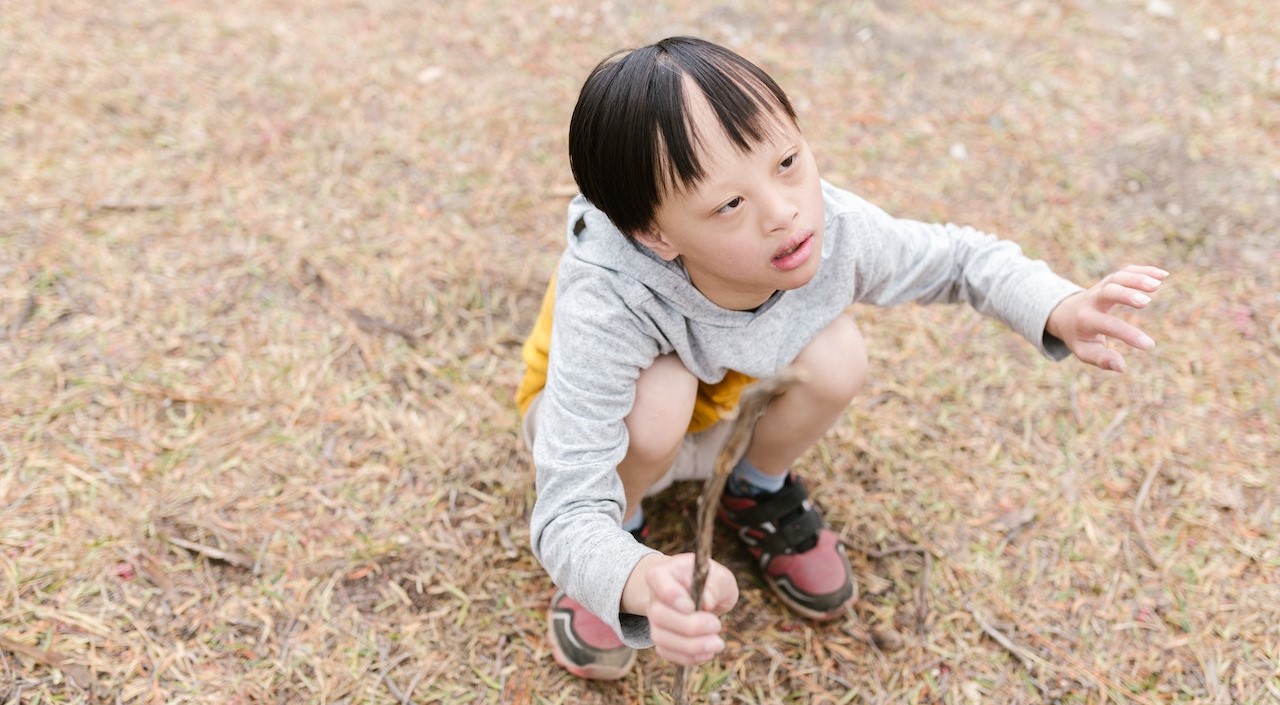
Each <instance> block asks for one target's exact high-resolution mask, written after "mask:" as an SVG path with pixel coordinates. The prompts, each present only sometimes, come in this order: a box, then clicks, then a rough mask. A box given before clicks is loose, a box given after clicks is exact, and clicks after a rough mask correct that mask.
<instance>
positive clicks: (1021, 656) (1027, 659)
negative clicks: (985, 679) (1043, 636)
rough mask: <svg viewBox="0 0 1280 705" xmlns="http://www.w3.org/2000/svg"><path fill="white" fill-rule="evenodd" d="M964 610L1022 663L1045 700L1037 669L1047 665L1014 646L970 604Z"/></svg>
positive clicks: (988, 634) (1046, 692)
mask: <svg viewBox="0 0 1280 705" xmlns="http://www.w3.org/2000/svg"><path fill="white" fill-rule="evenodd" d="M965 609H966V610H967V611H968V612H969V614H970V615H972V616H973V621H975V622H977V623H978V627H979V628H981V629H982V631H983V632H985V633H986V635H987V636H989V637H991V638H992V639H994V640H995V642H996V643H997V644H999V645H1000V646H1003V647H1004V649H1005V650H1006V651H1008V652H1009V653H1010V654H1013V656H1014V658H1016V659H1018V661H1019V662H1020V663H1022V666H1023V667H1024V668H1026V669H1027V673H1028V674H1029V675H1030V676H1031V682H1032V683H1035V685H1036V687H1037V688H1039V689H1040V693H1041V694H1042V695H1044V696H1045V697H1046V698H1047V697H1048V696H1049V691H1048V688H1046V687H1045V685H1044V684H1043V683H1041V682H1040V678H1039V677H1038V674H1039V669H1040V668H1047V667H1048V664H1047V663H1045V662H1044V660H1043V659H1041V658H1039V657H1037V656H1036V655H1035V654H1032V653H1031V652H1029V651H1027V650H1026V649H1023V648H1022V647H1021V646H1018V645H1017V644H1015V643H1014V642H1013V640H1012V639H1010V638H1009V637H1007V636H1005V635H1004V633H1003V632H1001V631H1000V630H999V629H996V628H995V627H994V626H993V625H992V624H991V623H990V622H988V621H987V620H986V618H985V617H983V616H982V613H981V612H979V611H978V610H977V609H976V608H974V606H973V605H972V604H966V605H965Z"/></svg>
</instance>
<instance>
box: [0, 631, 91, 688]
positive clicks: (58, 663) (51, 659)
mask: <svg viewBox="0 0 1280 705" xmlns="http://www.w3.org/2000/svg"><path fill="white" fill-rule="evenodd" d="M0 649H4V650H5V651H11V652H13V653H15V654H20V655H22V656H26V657H27V658H29V659H31V660H33V661H35V662H37V663H40V664H43V665H45V666H48V667H50V668H56V669H58V670H59V671H62V672H63V673H64V674H66V676H67V678H69V679H71V681H72V682H74V683H75V684H76V685H77V686H79V687H81V688H84V689H85V690H90V689H92V688H93V683H94V679H93V674H92V673H90V672H89V669H87V668H85V667H84V666H81V665H79V664H75V663H71V662H70V661H69V660H68V659H67V657H66V656H63V655H62V654H60V653H58V652H56V651H46V650H44V649H38V648H36V647H34V646H28V645H27V644H23V643H22V642H19V641H14V640H13V639H10V638H9V637H7V636H4V635H3V634H0ZM15 702H16V701H15Z"/></svg>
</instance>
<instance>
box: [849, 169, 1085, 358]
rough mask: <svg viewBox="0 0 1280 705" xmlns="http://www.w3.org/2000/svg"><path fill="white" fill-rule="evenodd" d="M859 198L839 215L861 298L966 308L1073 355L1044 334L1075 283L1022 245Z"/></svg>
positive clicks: (1053, 352)
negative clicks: (902, 214)
mask: <svg viewBox="0 0 1280 705" xmlns="http://www.w3.org/2000/svg"><path fill="white" fill-rule="evenodd" d="M846 195H847V196H849V197H852V198H854V199H857V200H858V201H861V203H860V205H861V207H860V208H858V209H856V210H854V211H847V212H844V213H842V214H840V215H838V216H836V219H837V220H838V221H843V222H839V223H836V225H837V226H838V227H845V228H849V229H851V231H852V232H849V233H847V234H848V235H849V236H850V239H851V241H852V243H853V246H854V248H855V250H856V254H855V257H856V261H857V265H856V271H857V278H858V283H857V291H856V292H855V299H856V300H861V301H866V302H868V303H873V304H877V305H882V306H888V305H892V304H897V303H903V302H908V301H916V302H919V303H937V302H945V303H957V302H960V303H967V304H969V305H971V306H973V307H974V309H976V310H977V311H978V312H980V313H982V314H984V315H986V316H991V317H993V318H995V319H997V320H999V321H1001V322H1003V323H1004V324H1005V325H1007V326H1009V328H1011V329H1013V330H1014V331H1015V332H1017V333H1018V334H1019V335H1021V336H1022V337H1024V338H1026V339H1027V340H1028V341H1030V342H1031V344H1032V345H1034V346H1035V347H1036V349H1037V350H1039V351H1040V353H1041V354H1043V355H1045V356H1047V357H1049V358H1051V359H1053V360H1061V359H1063V358H1065V357H1067V356H1069V355H1070V354H1071V351H1070V350H1069V349H1068V348H1067V347H1066V345H1064V344H1063V343H1062V341H1060V340H1058V339H1057V338H1055V337H1054V336H1052V335H1049V334H1048V333H1047V332H1046V331H1045V324H1046V323H1047V322H1048V320H1049V314H1050V313H1052V312H1053V309H1054V308H1055V307H1056V306H1057V305H1058V304H1059V303H1060V302H1061V301H1062V300H1063V299H1064V298H1066V297H1067V296H1070V295H1071V294H1073V293H1075V292H1077V291H1080V289H1081V288H1080V287H1079V286H1077V285H1076V284H1074V283H1072V282H1070V281H1068V280H1066V279H1063V278H1062V277H1060V276H1058V275H1057V274H1054V273H1053V271H1051V270H1050V269H1049V267H1048V265H1046V264H1045V263H1044V262H1043V261H1041V260H1033V259H1030V258H1028V257H1026V256H1025V255H1023V253H1022V249H1021V248H1020V247H1018V245H1017V244H1015V243H1013V242H1010V241H1008V240H1001V239H998V238H996V237H995V236H993V235H989V234H987V233H984V232H981V231H978V230H975V229H973V228H970V227H960V226H957V225H952V224H949V223H948V224H945V225H944V224H929V223H920V222H916V221H912V220H904V219H897V218H893V217H891V216H889V215H888V214H887V213H885V212H884V211H883V210H881V209H879V208H877V207H875V206H873V205H871V204H869V203H867V202H866V201H862V200H861V199H858V198H857V197H856V196H852V194H846Z"/></svg>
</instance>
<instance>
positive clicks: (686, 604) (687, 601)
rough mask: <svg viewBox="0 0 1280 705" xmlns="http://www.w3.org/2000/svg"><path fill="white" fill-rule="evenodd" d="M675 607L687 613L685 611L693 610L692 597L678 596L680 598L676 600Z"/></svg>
mask: <svg viewBox="0 0 1280 705" xmlns="http://www.w3.org/2000/svg"><path fill="white" fill-rule="evenodd" d="M676 609H678V610H680V611H681V612H684V613H686V614H687V613H689V612H693V611H694V610H693V599H691V598H689V597H682V598H680V600H679V601H678V602H676Z"/></svg>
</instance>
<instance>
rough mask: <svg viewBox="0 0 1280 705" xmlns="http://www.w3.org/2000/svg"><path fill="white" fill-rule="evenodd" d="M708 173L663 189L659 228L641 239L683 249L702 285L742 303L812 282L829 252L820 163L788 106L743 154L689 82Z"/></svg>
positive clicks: (730, 303)
mask: <svg viewBox="0 0 1280 705" xmlns="http://www.w3.org/2000/svg"><path fill="white" fill-rule="evenodd" d="M685 90H686V94H687V95H688V97H689V103H690V105H689V113H690V116H691V118H692V120H693V123H694V126H695V131H696V134H697V135H699V137H700V147H701V149H700V151H699V156H700V158H701V159H702V163H703V165H704V166H705V168H706V178H705V179H703V181H702V182H701V183H699V184H698V186H697V187H696V188H694V189H690V190H686V191H680V192H673V193H670V194H668V195H667V196H666V197H664V198H663V200H662V202H661V204H659V206H658V210H657V214H656V216H655V218H654V222H655V226H654V228H653V229H652V230H650V231H648V232H644V233H639V234H637V235H636V239H637V240H638V241H639V242H640V243H641V244H643V245H645V246H647V247H648V248H649V249H651V250H653V251H654V252H655V253H656V254H657V255H658V256H660V257H662V258H663V259H665V260H668V261H670V260H673V259H675V258H676V257H680V259H681V262H682V263H683V265H684V268H685V271H686V272H688V274H689V278H690V280H691V281H692V282H693V285H694V286H695V287H697V288H698V291H700V292H702V295H703V296H706V297H707V299H709V300H710V301H711V302H712V303H715V304H716V305H718V306H720V307H722V308H727V309H734V310H750V309H753V308H756V307H757V306H760V305H761V304H763V303H764V302H765V301H766V300H768V298H769V297H770V296H772V295H773V293H774V292H775V291H778V290H784V291H785V290H790V289H796V288H799V287H801V286H804V285H805V284H807V283H808V282H809V281H810V280H811V279H813V276H814V274H815V273H816V272H817V271H818V263H819V261H820V259H821V253H822V234H823V224H824V215H823V205H822V188H821V185H820V183H819V180H818V167H817V164H816V162H815V161H814V158H813V154H812V153H811V152H810V151H809V145H808V143H807V142H805V140H804V137H803V135H801V134H800V130H799V128H798V127H796V125H795V124H794V123H793V122H792V121H791V119H790V118H789V117H787V116H786V115H785V114H779V116H778V119H777V120H776V121H775V125H774V129H772V130H771V132H770V135H769V137H768V138H767V139H765V140H764V141H763V142H760V143H758V144H756V145H754V146H753V147H752V149H751V151H750V152H747V153H742V152H740V151H738V149H737V147H736V146H735V145H734V144H733V143H732V142H731V141H730V140H729V138H728V136H726V135H725V134H724V132H723V130H722V129H721V127H720V124H719V123H718V122H717V120H716V117H715V114H714V113H713V112H712V109H711V106H710V105H708V104H707V102H706V99H705V98H704V97H703V96H702V94H701V93H700V92H699V91H698V90H697V88H696V87H693V86H692V85H691V84H690V83H686V88H685Z"/></svg>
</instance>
